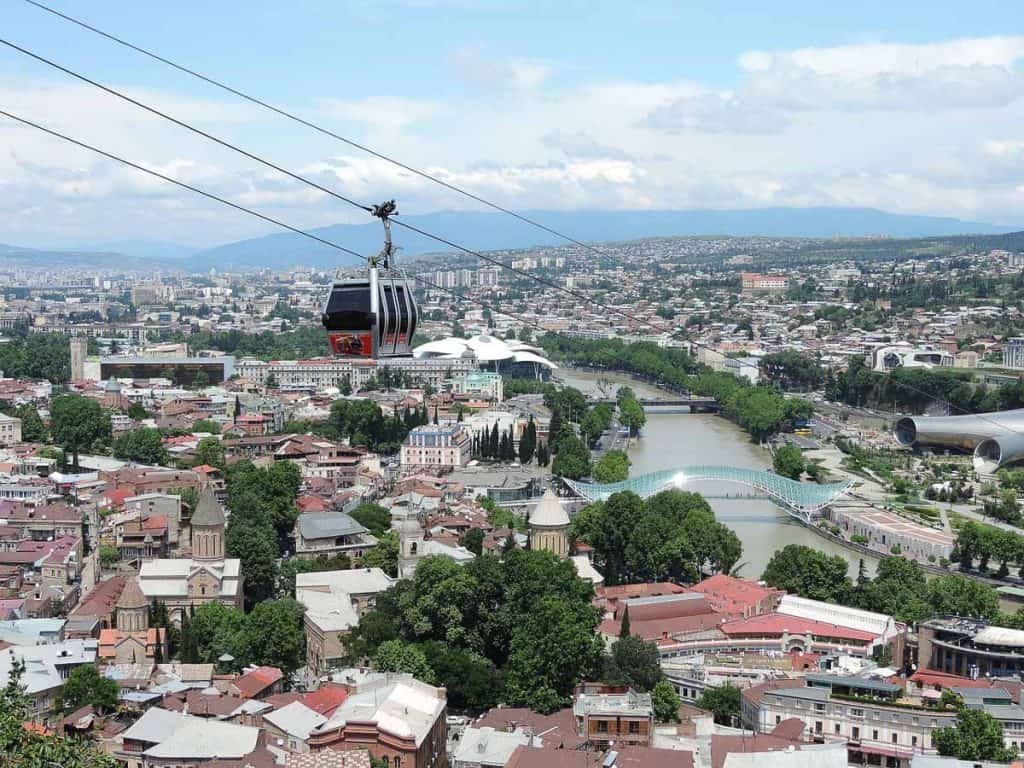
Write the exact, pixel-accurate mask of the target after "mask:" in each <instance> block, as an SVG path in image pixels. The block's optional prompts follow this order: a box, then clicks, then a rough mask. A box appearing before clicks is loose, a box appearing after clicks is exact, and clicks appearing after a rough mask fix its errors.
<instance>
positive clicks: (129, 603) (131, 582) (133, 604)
mask: <svg viewBox="0 0 1024 768" xmlns="http://www.w3.org/2000/svg"><path fill="white" fill-rule="evenodd" d="M147 605H149V601H148V600H146V596H145V595H144V594H142V587H140V586H139V580H138V579H135V578H131V579H128V581H127V582H125V585H124V589H123V590H121V596H120V597H119V598H118V599H117V608H118V610H134V609H138V608H145V607H146V606H147Z"/></svg>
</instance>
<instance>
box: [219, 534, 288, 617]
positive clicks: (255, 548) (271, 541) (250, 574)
mask: <svg viewBox="0 0 1024 768" xmlns="http://www.w3.org/2000/svg"><path fill="white" fill-rule="evenodd" d="M224 549H225V551H226V552H227V556H228V557H236V558H238V559H239V560H241V561H242V577H243V578H244V580H245V604H246V606H247V607H252V606H254V605H255V604H257V603H259V602H260V601H261V600H268V599H269V598H270V597H272V596H273V594H274V587H275V585H276V583H277V556H278V547H277V534H276V533H275V532H274V528H273V526H272V525H270V523H268V522H261V521H247V520H245V519H244V518H236V516H235V515H232V516H231V519H230V521H229V522H228V527H227V531H226V532H225V535H224Z"/></svg>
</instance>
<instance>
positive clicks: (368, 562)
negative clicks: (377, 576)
mask: <svg viewBox="0 0 1024 768" xmlns="http://www.w3.org/2000/svg"><path fill="white" fill-rule="evenodd" d="M360 564H361V565H362V566H363V567H364V568H380V569H381V570H382V571H384V572H385V573H386V574H388V576H398V534H397V533H395V532H394V531H388V532H387V533H385V534H384V535H383V536H380V537H379V538H378V539H377V543H376V544H374V545H373V548H372V549H370V551H369V552H367V553H366V554H365V555H363V559H362V561H361V563H360Z"/></svg>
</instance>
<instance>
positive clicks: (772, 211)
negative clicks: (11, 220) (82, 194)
mask: <svg viewBox="0 0 1024 768" xmlns="http://www.w3.org/2000/svg"><path fill="white" fill-rule="evenodd" d="M522 213H523V215H525V216H528V217H529V218H531V219H534V220H535V221H538V222H540V223H542V224H544V225H546V226H548V227H551V228H552V229H556V230H559V231H562V232H565V233H566V234H568V235H571V236H573V237H574V238H576V239H578V240H582V241H585V242H595V243H596V242H615V241H623V240H637V239H640V238H645V237H671V236H685V235H734V236H739V237H742V236H767V237H809V238H829V237H868V236H886V237H897V238H902V237H948V236H955V235H965V234H972V235H997V234H1003V233H1007V232H1012V231H1014V228H1012V227H1001V226H996V225H992V224H985V223H980V222H970V221H962V220H960V219H953V218H943V217H936V216H909V215H902V214H893V213H886V212H884V211H879V210H875V209H871V208H758V209H749V210H685V211H523V212H522ZM398 220H399V221H401V222H407V223H408V224H410V225H412V226H415V227H417V228H418V229H422V230H424V231H428V232H431V233H433V234H435V235H438V236H440V237H443V238H445V239H447V240H450V241H452V242H455V243H459V244H460V245H463V246H465V247H467V248H471V249H473V250H490V251H493V250H505V249H517V248H529V247H531V246H541V245H562V244H565V241H563V240H562V239H561V238H558V237H556V236H555V235H552V234H549V233H547V232H544V231H543V230H540V229H538V228H536V227H532V226H530V225H528V224H525V223H523V222H521V221H519V220H517V219H514V218H513V217H511V216H507V215H504V214H501V213H496V212H495V213H491V212H477V211H443V212H438V213H428V214H422V215H411V216H400V217H399V219H398ZM310 232H311V233H313V234H315V235H317V236H318V237H321V238H324V239H325V240H329V241H331V242H334V243H337V244H338V245H342V246H344V247H346V248H350V249H352V250H354V251H357V252H359V253H362V254H365V255H371V254H373V253H376V252H377V251H378V250H379V249H380V246H381V239H382V233H381V227H380V224H379V223H377V222H374V221H371V222H367V223H366V224H336V225H333V226H328V227H320V228H318V229H313V230H310ZM394 237H395V242H396V244H397V245H398V246H399V247H400V248H401V251H400V253H401V254H402V255H404V256H406V257H412V256H418V255H421V254H425V253H439V252H444V251H450V250H453V249H451V248H450V247H448V246H446V245H444V244H442V243H438V242H436V241H434V240H432V239H430V238H427V237H424V236H422V235H419V234H416V233H414V232H409V231H408V230H405V229H403V228H401V227H396V228H395V230H394ZM0 256H2V257H5V258H14V259H16V260H18V261H21V260H26V261H29V262H31V263H33V264H40V263H55V264H80V265H82V266H85V265H89V266H104V267H106V266H115V265H117V264H120V266H122V267H135V268H137V267H138V266H140V264H141V263H145V262H148V263H151V264H152V265H153V266H162V267H164V268H178V269H187V270H194V271H202V272H205V271H207V270H209V269H210V268H211V267H216V268H217V269H219V270H241V269H259V268H276V269H284V268H287V267H290V266H295V265H304V266H311V267H319V268H331V267H335V266H351V265H353V264H355V263H358V259H356V258H355V257H354V256H351V255H348V254H345V253H341V252H339V251H336V250H334V249H332V248H330V247H328V246H326V245H322V244H320V243H317V242H315V241H313V240H310V239H308V238H305V237H303V236H301V235H297V234H294V233H291V232H283V233H278V234H272V235H266V236H264V237H256V238H251V239H248V240H239V241H237V242H233V243H226V244H224V245H219V246H216V247H214V248H208V249H203V250H198V251H197V250H196V249H194V248H190V247H188V246H184V245H177V244H175V243H165V242H160V243H152V242H145V241H141V242H140V241H119V242H113V243H104V244H102V246H100V245H96V246H83V247H81V248H79V249H75V250H68V251H43V250H33V249H27V248H17V247H16V246H4V245H0ZM123 257H127V260H125V259H124V258H123Z"/></svg>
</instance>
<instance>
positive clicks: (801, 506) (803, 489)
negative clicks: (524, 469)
mask: <svg viewBox="0 0 1024 768" xmlns="http://www.w3.org/2000/svg"><path fill="white" fill-rule="evenodd" d="M697 480H718V481H721V482H726V483H738V484H740V485H745V486H748V487H750V488H754V489H756V490H758V491H761V492H762V493H764V494H766V495H767V496H769V497H770V498H771V499H772V500H773V501H775V502H776V503H777V504H779V505H780V506H782V507H785V508H786V509H787V510H788V511H790V512H792V513H796V514H798V515H800V516H801V517H802V518H804V519H805V520H807V519H810V517H811V515H813V514H814V513H815V512H820V511H821V510H822V509H824V508H825V507H827V506H829V505H830V504H832V503H833V502H834V501H835V500H836V499H838V498H839V497H840V496H842V495H843V494H844V493H846V491H847V490H848V489H849V487H850V481H846V482H842V483H825V484H820V483H801V482H797V481H796V480H790V479H789V478H788V477H783V476H782V475H777V474H775V473H774V472H760V471H758V470H755V469H744V468H742V467H721V466H714V465H697V466H690V467H677V468H675V469H663V470H661V471H659V472H651V473H649V474H646V475H639V476H638V477H631V478H630V479H629V480H623V481H622V482H619V483H581V482H577V481H573V480H566V481H565V482H566V484H567V485H568V486H569V487H570V488H572V490H573V491H575V492H576V493H577V494H579V495H580V496H582V497H583V498H585V499H587V500H588V501H603V500H604V499H607V498H608V497H609V496H611V495H612V494H613V493H618V492H619V491H632V492H633V493H635V494H637V495H638V496H640V497H641V498H647V497H648V496H653V495H654V494H656V493H658V492H659V491H664V490H667V489H669V488H682V487H683V486H684V485H686V484H687V483H691V482H694V481H697Z"/></svg>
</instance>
